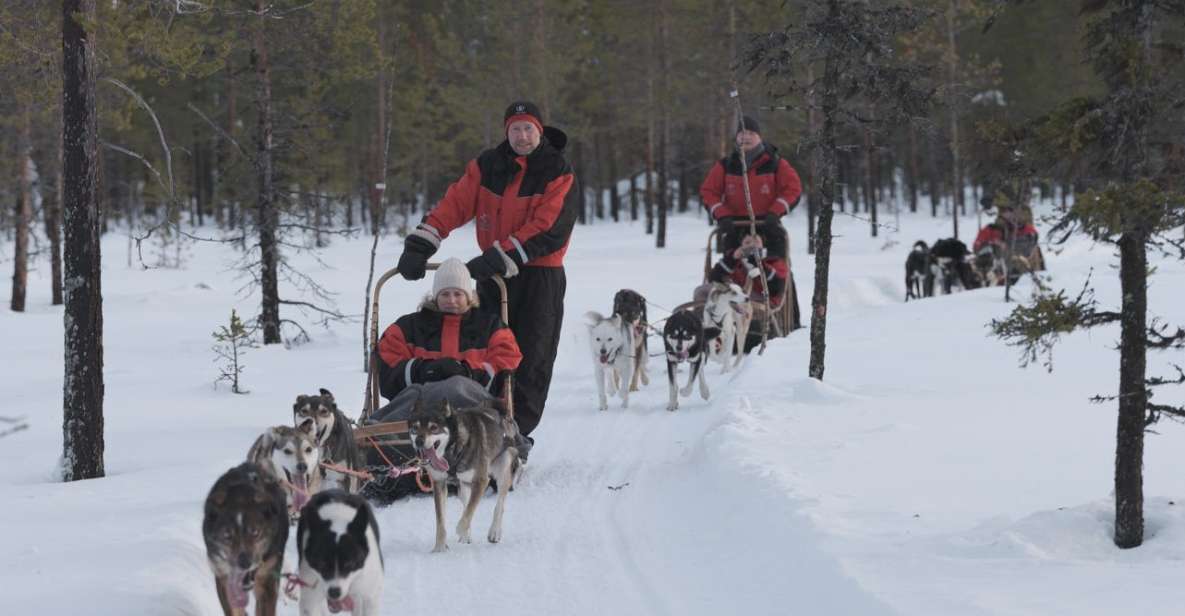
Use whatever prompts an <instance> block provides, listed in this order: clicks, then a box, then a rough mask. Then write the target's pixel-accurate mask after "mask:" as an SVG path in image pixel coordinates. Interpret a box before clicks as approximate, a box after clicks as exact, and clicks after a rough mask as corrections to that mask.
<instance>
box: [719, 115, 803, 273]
mask: <svg viewBox="0 0 1185 616" xmlns="http://www.w3.org/2000/svg"><path fill="white" fill-rule="evenodd" d="M736 140H737V146H739V147H738V149H739V150H740V151H742V152H744V156H745V161H746V163H747V164H748V168H749V193H750V195H751V200H752V202H753V215H754V216H755V217H756V219H757V232H758V233H759V234H760V235H761V236H762V239H763V240H764V243H765V247H766V249H767V250H768V251H769V256H770V257H778V258H782V259H785V258H786V256H787V255H786V251H787V246H786V236H785V234H784V230H783V228H782V216H784V215H786V213H787V212H789V211H790V210H791V209H792V208H793V207H794V206H795V205H797V204H798V198H799V196H801V195H802V181H801V180H799V179H798V172H796V171H795V170H794V167H791V166H790V163H789V162H787V161H786V159H784V158H782V157H781V156H779V155H778V148H776V147H774V146H773V145H772V144H769V143H765V142H764V141H762V139H761V128H760V127H759V126H758V125H757V121H756V120H754V119H753V118H750V117H749V116H743V117H742V119H741V125H740V126H738V127H737V134H736ZM699 194H700V202H701V203H703V204H704V207H705V208H707V210H708V214H709V215H711V217H712V220H713V221H715V222H716V225H717V228H718V229H719V232H720V237H721V242H722V246H721V247H722V249H723V250H724V252H725V254H728V253H731V252H732V251H733V250H734V249H736V248H737V247H738V246H740V244H741V236H742V235H744V234H745V233H747V232H748V229H749V225H748V222H749V212H748V210H747V209H746V207H745V188H744V186H743V178H742V177H741V160H740V157H739V156H738V154H737V152H733V153H732V154H729V155H728V156H726V157H724V158H722V159H720V160H719V161H718V162H717V163H716V164H715V165H714V166H713V167H712V170H711V171H709V172H708V177H707V178H705V179H704V183H703V185H701V186H700V189H699Z"/></svg>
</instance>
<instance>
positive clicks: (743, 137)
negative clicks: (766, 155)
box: [737, 130, 761, 152]
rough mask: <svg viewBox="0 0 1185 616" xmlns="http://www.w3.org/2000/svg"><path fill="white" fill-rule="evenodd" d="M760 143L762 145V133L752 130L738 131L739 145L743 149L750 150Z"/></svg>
mask: <svg viewBox="0 0 1185 616" xmlns="http://www.w3.org/2000/svg"><path fill="white" fill-rule="evenodd" d="M759 145H761V135H759V134H757V133H755V132H753V131H751V130H742V131H741V132H739V133H737V146H739V147H740V148H741V150H742V151H744V152H748V151H750V150H752V149H753V148H755V147H757V146H759Z"/></svg>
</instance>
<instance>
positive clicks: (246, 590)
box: [226, 567, 255, 610]
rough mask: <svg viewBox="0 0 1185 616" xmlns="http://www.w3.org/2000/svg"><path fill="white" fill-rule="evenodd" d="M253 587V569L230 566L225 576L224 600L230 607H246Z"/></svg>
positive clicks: (243, 608) (242, 608)
mask: <svg viewBox="0 0 1185 616" xmlns="http://www.w3.org/2000/svg"><path fill="white" fill-rule="evenodd" d="M254 588H255V569H246V570H244V569H236V568H233V567H232V568H231V570H230V575H228V576H227V578H226V600H227V601H228V602H229V603H230V604H231V606H232V607H236V608H238V609H241V610H245V609H247V599H248V597H250V595H251V590H252V589H254Z"/></svg>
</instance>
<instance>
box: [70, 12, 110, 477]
mask: <svg viewBox="0 0 1185 616" xmlns="http://www.w3.org/2000/svg"><path fill="white" fill-rule="evenodd" d="M78 17H81V19H82V20H83V21H84V22H86V23H91V21H92V20H94V19H95V3H94V0H63V2H62V126H63V131H62V134H63V144H62V149H63V165H64V170H63V174H62V175H63V181H64V190H63V195H64V201H63V206H64V211H65V230H66V260H65V270H66V272H65V291H66V297H65V300H66V302H65V303H66V308H65V338H66V339H65V379H64V387H63V396H62V397H63V400H62V410H63V414H62V415H63V417H62V436H63V439H62V479H63V480H65V481H76V480H79V479H92V478H95V477H102V476H103V475H104V474H105V473H104V468H103V447H104V444H103V294H102V288H101V284H100V283H101V280H102V277H101V276H100V272H101V268H100V261H99V257H100V252H99V194H98V165H97V161H98V153H99V126H98V113H97V110H96V107H95V42H94V40H93V38H91V35H90V33H88V32H87V31H86V30H84V29H83V25H82V23H80V22H79V21H78V20H77V19H76V18H78Z"/></svg>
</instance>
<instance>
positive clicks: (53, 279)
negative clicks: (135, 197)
mask: <svg viewBox="0 0 1185 616" xmlns="http://www.w3.org/2000/svg"><path fill="white" fill-rule="evenodd" d="M58 137H59V138H58V147H57V153H56V156H57V159H58V164H57V168H56V169H55V171H54V175H55V177H56V181H55V183H54V192H53V196H52V197H50V198H48V199H45V236H46V237H47V238H49V253H50V254H49V263H50V287H51V291H52V303H53V305H54V306H60V305H62V188H63V187H62V182H63V177H62V139H61V135H60V134H59V135H58ZM129 228H130V227H129Z"/></svg>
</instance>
